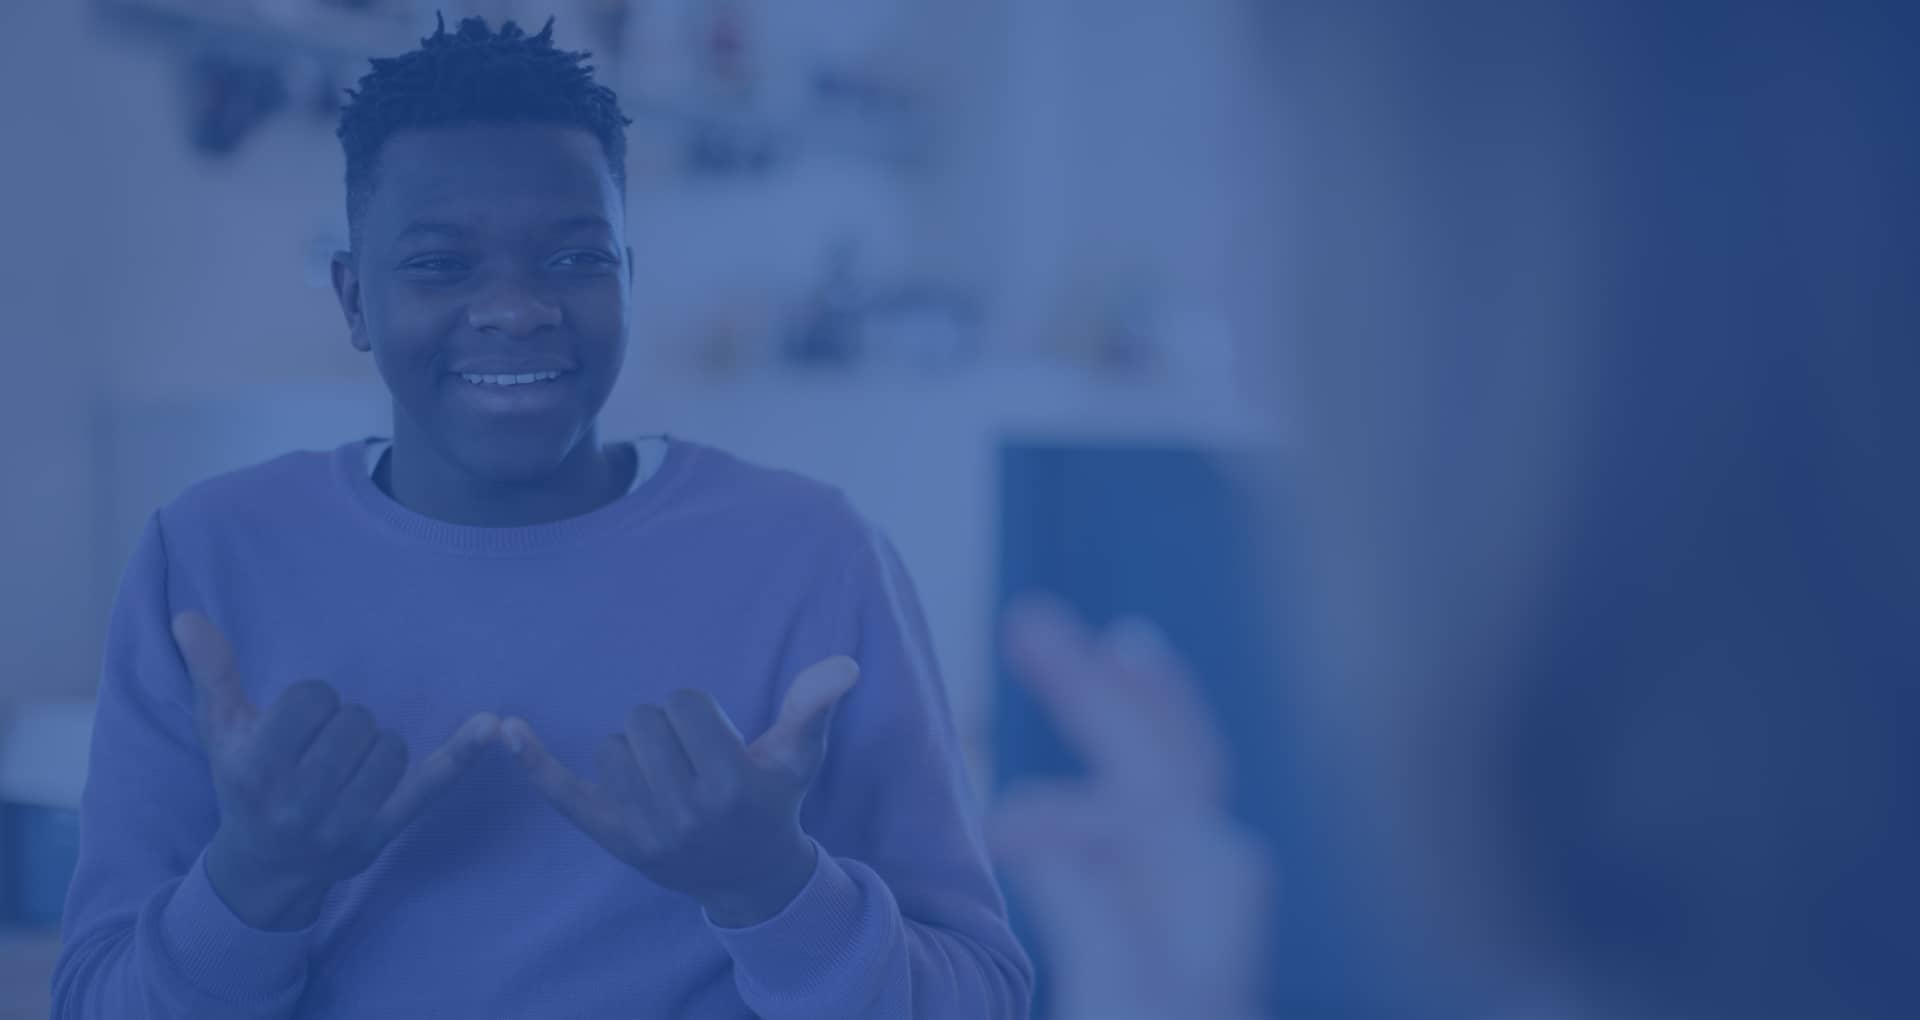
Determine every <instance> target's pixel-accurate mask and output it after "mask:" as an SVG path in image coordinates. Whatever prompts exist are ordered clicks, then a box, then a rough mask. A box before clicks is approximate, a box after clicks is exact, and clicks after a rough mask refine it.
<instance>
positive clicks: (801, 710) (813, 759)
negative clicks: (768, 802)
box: [747, 655, 860, 780]
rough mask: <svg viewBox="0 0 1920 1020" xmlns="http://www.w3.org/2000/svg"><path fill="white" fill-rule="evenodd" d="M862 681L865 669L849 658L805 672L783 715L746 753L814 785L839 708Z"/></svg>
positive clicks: (789, 694) (797, 680) (838, 657)
mask: <svg viewBox="0 0 1920 1020" xmlns="http://www.w3.org/2000/svg"><path fill="white" fill-rule="evenodd" d="M859 679H860V666H859V664H858V663H855V662H854V661H853V660H852V659H850V658H848V657H846V656H844V655H836V656H834V657H833V658H830V659H823V660H821V661H819V662H816V663H814V664H813V665H811V666H808V667H807V668H806V669H803V670H801V671H800V675H799V676H796V677H794V678H793V686H791V687H789V688H787V696H786V698H785V700H783V701H781V703H780V715H779V717H778V718H776V719H775V720H774V721H773V725H772V726H770V727H768V729H767V732H765V733H763V734H761V736H760V739H759V740H756V741H754V742H753V745H752V746H751V747H749V748H747V753H748V754H749V755H751V756H752V757H753V760H754V761H756V762H758V763H760V764H761V765H762V766H765V767H769V768H774V769H778V770H780V771H783V772H786V773H787V774H789V775H791V776H793V777H794V778H796V779H802V780H810V779H812V778H813V774H814V772H815V771H817V770H818V769H819V768H820V762H821V761H822V760H823V759H825V758H826V756H827V731H828V729H829V728H830V727H831V726H832V724H833V710H834V707H835V706H837V705H839V704H840V699H841V698H843V697H846V694H847V692H848V691H850V690H852V689H853V685H854V684H855V683H857V682H858V681H859Z"/></svg>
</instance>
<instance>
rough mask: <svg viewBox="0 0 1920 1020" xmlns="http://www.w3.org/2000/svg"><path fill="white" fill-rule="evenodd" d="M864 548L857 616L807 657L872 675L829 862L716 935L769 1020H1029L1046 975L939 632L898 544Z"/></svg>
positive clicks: (872, 543)
mask: <svg viewBox="0 0 1920 1020" xmlns="http://www.w3.org/2000/svg"><path fill="white" fill-rule="evenodd" d="M862 538H863V539H864V540H863V541H862V542H860V543H859V544H858V547H857V549H856V551H855V552H853V553H852V554H851V556H849V557H848V563H847V564H846V569H847V571H848V573H847V574H846V575H845V576H846V580H847V589H846V593H847V594H846V596H845V598H844V599H843V600H842V601H841V605H842V606H843V607H844V608H845V610H846V613H847V616H846V619H845V620H844V621H843V623H842V625H841V626H840V627H839V628H838V631H839V632H838V634H837V635H836V636H835V637H833V638H832V639H831V640H830V641H829V643H828V647H826V648H824V649H821V648H818V647H817V646H816V647H813V648H808V649H806V650H805V652H804V655H806V656H810V657H811V658H810V659H809V661H811V659H812V658H819V657H824V655H826V654H833V653H836V652H840V653H845V654H849V655H852V656H853V657H854V659H855V660H856V661H858V662H859V664H860V674H861V679H860V683H859V684H858V685H857V686H856V687H855V688H854V690H853V691H852V692H851V693H849V694H848V695H847V697H846V700H844V701H843V702H842V703H841V705H840V707H839V709H838V710H837V714H836V716H835V719H834V724H833V730H832V733H831V736H830V740H829V746H828V752H827V754H828V757H827V761H826V763H825V765H824V767H823V769H822V771H821V774H820V776H819V777H818V778H817V779H816V780H815V783H814V787H813V790H812V791H811V792H810V793H809V795H808V798H807V801H806V804H805V806H804V808H803V810H802V822H803V824H804V825H805V827H806V829H807V832H808V834H809V835H810V836H812V838H813V839H814V841H815V843H816V844H818V845H819V847H820V849H821V852H820V853H819V855H818V858H817V859H818V864H817V865H816V866H815V870H814V874H813V877H812V879H811V880H810V881H809V882H808V884H807V885H806V886H805V887H804V888H803V889H802V890H801V892H800V894H799V895H798V896H797V897H796V898H795V899H794V901H793V902H792V903H791V904H789V905H788V906H787V908H786V909H785V910H784V911H782V912H781V913H780V914H778V915H776V916H775V917H773V918H771V919H769V920H767V921H765V922H763V923H761V924H759V925H756V926H754V927H751V928H742V929H724V928H718V927H715V928H714V931H715V933H716V935H717V936H718V937H719V939H720V940H721V942H722V944H724V945H725V946H726V948H727V951H728V952H729V954H730V955H731V956H732V957H733V960H734V977H735V982H736V984H737V985H738V987H739V990H740V994H741V996H742V997H743V998H744V999H745V1000H746V1002H747V1005H748V1006H750V1007H751V1008H752V1009H753V1010H754V1012H755V1013H757V1014H758V1015H759V1016H761V1017H762V1018H764V1020H817V1018H819V1017H825V1016H833V1017H849V1018H852V1017H859V1018H873V1020H896V1018H897V1020H908V1018H916V1020H942V1018H953V1020H983V1018H991V1020H1022V1018H1025V1017H1026V1016H1027V1015H1028V1011H1029V1000H1030V997H1031V991H1032V983H1033V976H1032V967H1031V964H1030V963H1029V962H1028V960H1027V957H1026V955H1025V953H1024V952H1022V950H1021V948H1020V945H1019V943H1018V942H1017V941H1015V939H1014V937H1013V933H1012V930H1011V928H1010V927H1009V925H1008V923H1007V912H1006V904H1005V902H1004V900H1003V899H1002V897H1001V895H1000V891H999V887H998V886H997V885H996V883H995V881H994V877H993V873H992V869H991V867H990V866H989V864H988V857H987V853H986V849H985V843H984V840H983V838H982V835H981V831H980V824H979V820H978V817H977V813H976V806H975V800H974V798H973V795H972V792H971V784H970V782H969V781H968V780H967V777H966V772H965V767H964V760H963V756H962V754H961V748H960V744H959V740H958V737H957V735H956V733H955V729H954V725H953V719H952V713H951V709H950V708H949V706H948V702H947V695H946V690H945V688H944V686H943V684H942V682H941V679H940V675H939V672H938V670H937V668H936V667H935V665H934V662H933V655H932V650H931V645H932V642H931V640H930V638H929V635H928V632H927V627H926V623H925V620H924V619H923V618H922V615H921V611H920V607H919V604H918V599H917V597H916V595H915V593H914V590H913V587H912V584H911V583H910V581H909V580H908V578H907V576H906V571H905V569H904V568H903V567H902V566H901V564H900V561H899V557H898V556H897V554H896V553H895V552H894V550H893V548H892V546H891V544H890V543H888V542H887V541H886V540H885V539H884V538H883V537H881V536H880V535H878V534H877V533H874V532H872V531H871V529H863V535H862ZM801 643H802V644H811V642H801ZM815 651H819V652H821V654H820V655H814V652H815ZM801 665H804V663H802V664H801Z"/></svg>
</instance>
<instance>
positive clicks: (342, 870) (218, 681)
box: [173, 613, 500, 930]
mask: <svg viewBox="0 0 1920 1020" xmlns="http://www.w3.org/2000/svg"><path fill="white" fill-rule="evenodd" d="M173 639H174V643H175V644H176V645H177V646H178V647H179V649H180V656H181V658H182V659H184V660H185V662H186V665H187V670H188V672H189V673H191V674H192V676H193V687H194V695H195V701H196V711H195V715H196V716H197V719H198V722H199V728H200V740H201V742H202V744H203V746H204V747H205V748H206V752H207V760H208V762H209V763H210V764H211V765H212V768H213V785H214V791H215V793H216V794H217V795H218V797H219V799H220V828H219V831H218V832H217V833H216V834H215V835H214V838H213V842H212V843H211V844H210V845H209V846H208V847H207V856H206V867H207V877H208V879H209V880H210V881H211V882H212V883H213V887H214V891H215V892H217V893H219V895H220V898H221V899H222V900H224V901H225V902H226V904H227V906H228V907H229V908H231V909H232V910H233V912H234V914H235V915H236V916H238V917H239V918H240V919H241V920H242V921H245V922H246V923H247V924H249V925H251V926H253V927H255V928H262V929H278V930H295V929H299V928H304V927H306V926H307V925H309V924H312V923H313V921H314V920H315V919H316V918H318V916H319V913H320V907H321V904H322V902H323V901H324V899H325V897H326V894H327V891H328V890H329V889H331V888H332V887H333V885H334V884H335V883H337V882H340V881H343V880H345V879H348V878H352V877H353V876H354V875H357V874H359V873H360V872H361V871H363V870H365V869H366V867H367V866H368V865H369V864H371V863H373V860H374V858H375V857H376V856H377V855H378V854H379V853H380V850H381V849H382V848H383V847H385V846H386V845H387V843H388V841H390V840H391V839H393V837H394V836H395V835H396V834H398V833H399V832H400V830H401V829H402V828H404V827H405V826H406V825H407V823H408V822H410V821H412V820H413V818H414V817H415V816H416V815H418V814H419V813H420V812H421V810H422V809H424V808H425V807H426V806H427V804H429V803H430V802H431V801H432V800H433V799H434V797H436V796H437V795H438V794H439V793H440V792H441V791H442V790H444V789H446V787H447V786H448V785H450V784H451V783H452V782H453V781H454V780H455V779H456V778H458V777H459V776H460V774H461V773H462V772H463V771H465V770H466V768H467V766H468V765H469V764H470V763H471V762H472V761H473V759H474V758H475V757H476V756H477V755H478V753H479V752H480V750H481V749H482V748H484V747H485V746H486V745H487V744H488V743H491V742H492V741H494V740H495V739H496V737H497V734H498V732H499V726H500V721H499V719H498V718H496V717H495V716H493V715H491V714H488V713H481V714H479V715H476V716H474V717H473V718H471V719H469V720H467V722H466V723H465V724H464V725H462V726H461V727H460V729H459V731H458V732H456V733H455V734H454V735H453V737H452V739H450V740H448V741H447V743H446V744H445V745H443V746H442V747H441V748H440V749H439V750H438V751H435V752H434V753H433V754H432V755H430V756H428V757H427V759H426V760H425V761H423V762H421V763H420V765H419V766H418V767H417V768H414V769H413V770H411V771H409V770H408V768H407V745H406V742H405V741H403V740H402V739H401V738H400V736H399V735H398V734H396V733H393V732H391V731H386V730H379V729H376V728H375V726H374V721H373V715H372V713H370V712H369V711H367V709H366V708H365V707H363V706H360V705H342V704H341V703H340V697H339V695H338V694H336V693H334V691H333V689H332V688H331V687H328V686H327V685H326V684H324V683H321V682H320V681H317V680H309V681H305V682H302V683H299V684H295V685H294V686H292V687H290V688H288V689H287V690H286V691H285V692H284V693H282V694H281V695H280V697H279V698H278V699H277V700H276V701H274V703H273V704H272V706H270V707H269V708H267V710H266V711H264V712H262V711H260V710H259V709H257V708H255V707H254V706H253V705H252V704H251V703H249V702H248V701H247V697H246V693H245V690H244V689H243V687H242V686H241V683H240V677H239V674H238V673H237V672H236V670H235V665H234V657H233V650H232V648H231V647H229V646H228V644H227V641H226V638H224V637H223V636H222V635H221V634H220V631H219V630H218V629H216V628H215V627H214V625H213V622H212V621H211V620H209V619H207V618H206V617H205V616H203V615H201V614H199V613H182V614H180V615H179V616H177V617H175V618H174V621H173Z"/></svg>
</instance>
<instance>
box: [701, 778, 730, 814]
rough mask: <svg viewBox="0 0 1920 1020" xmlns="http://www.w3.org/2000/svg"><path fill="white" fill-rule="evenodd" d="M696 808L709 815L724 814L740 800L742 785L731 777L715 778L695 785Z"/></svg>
mask: <svg viewBox="0 0 1920 1020" xmlns="http://www.w3.org/2000/svg"><path fill="white" fill-rule="evenodd" d="M693 799H694V803H695V805H696V806H698V807H699V808H700V809H701V810H702V811H703V812H705V813H706V814H709V815H718V814H724V813H726V812H727V811H730V810H732V808H733V806H734V804H736V803H738V802H739V800H740V783H739V781H738V780H737V779H735V778H733V777H731V776H725V777H723V776H714V777H712V778H710V779H703V780H702V781H701V782H699V783H697V784H695V785H694V788H693Z"/></svg>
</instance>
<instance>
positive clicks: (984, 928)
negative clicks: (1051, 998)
mask: <svg viewBox="0 0 1920 1020" xmlns="http://www.w3.org/2000/svg"><path fill="white" fill-rule="evenodd" d="M716 933H717V934H718V935H719V937H720V938H721V941H722V943H723V944H724V945H726V947H727V949H728V951H729V953H731V954H732V955H733V958H734V972H735V980H736V982H737V984H738V986H739V989H740V993H741V996H742V998H744V999H745V1000H746V1002H747V1005H748V1006H749V1007H751V1008H752V1009H753V1010H754V1011H755V1012H756V1013H757V1014H759V1015H760V1016H762V1017H764V1018H766V1020H802V1018H813V1017H821V1016H860V1017H875V1018H889V1020H891V1018H898V1020H909V1018H911V1020H941V1018H949V1017H950V1018H953V1020H982V1018H987V1020H1024V1018H1025V1017H1026V1016H1027V1014H1028V1010H1029V997H1030V995H1031V979H1030V977H1029V974H1028V971H1027V968H1026V964H1025V960H1024V957H1023V956H1021V954H1020V951H1019V948H1018V947H1017V945H1015V944H1014V942H1013V939H1012V935H1011V934H1010V933H1009V932H1007V931H1006V930H1005V928H1004V925H1002V924H1001V923H1000V922H999V921H998V920H997V919H996V918H994V917H993V916H992V915H991V913H990V912H989V911H986V910H985V909H982V910H981V911H980V912H979V916H978V917H977V918H959V917H956V918H952V919H941V921H939V922H933V921H929V920H922V919H915V918H909V917H907V916H905V915H904V914H903V913H902V912H901V909H900V907H899V905H898V903H897V902H896V900H895V898H894V896H893V894H892V892H891V891H890V890H889V889H888V888H887V885H886V883H885V882H883V881H882V880H881V879H880V877H879V876H878V875H877V874H875V873H874V872H873V871H872V869H870V868H867V867H866V866H865V865H862V864H860V863H859V862H857V861H846V860H838V859H835V858H833V857H831V856H828V855H826V854H824V853H822V854H821V856H820V859H819V866H818V869H817V870H816V872H815V874H814V876H813V879H812V880H811V881H810V882H809V883H808V884H807V886H806V888H805V889H804V890H803V891H802V892H801V894H800V896H799V897H798V898H796V899H795V900H794V902H793V903H791V904H789V905H788V907H787V909H786V910H784V911H782V912H781V913H780V914H779V915H777V916H775V917H773V918H771V919H769V920H768V921H766V922H764V923H763V924H760V925H758V926H755V927H753V928H749V929H744V930H717V931H716Z"/></svg>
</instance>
